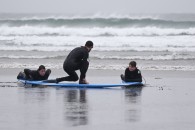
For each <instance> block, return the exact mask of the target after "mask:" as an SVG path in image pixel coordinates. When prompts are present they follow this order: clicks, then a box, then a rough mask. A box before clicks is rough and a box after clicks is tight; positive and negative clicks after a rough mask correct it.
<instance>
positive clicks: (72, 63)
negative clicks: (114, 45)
mask: <svg viewBox="0 0 195 130" xmlns="http://www.w3.org/2000/svg"><path fill="white" fill-rule="evenodd" d="M92 48H93V42H92V41H87V42H86V43H85V46H81V47H77V48H75V49H73V50H72V51H71V52H70V53H69V54H68V56H67V57H66V59H65V61H64V64H63V69H64V71H65V72H66V73H67V74H68V75H69V76H66V77H61V78H56V83H59V82H62V81H77V80H78V79H79V84H88V82H87V80H86V79H85V77H86V72H87V70H88V66H89V62H88V61H87V59H88V57H89V52H90V51H91V49H92ZM76 70H80V78H79V77H78V75H77V73H76V72H75V71H76Z"/></svg>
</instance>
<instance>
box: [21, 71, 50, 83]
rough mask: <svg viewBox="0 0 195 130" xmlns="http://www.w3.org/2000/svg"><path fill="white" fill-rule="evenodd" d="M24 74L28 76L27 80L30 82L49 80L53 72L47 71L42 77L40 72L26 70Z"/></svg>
mask: <svg viewBox="0 0 195 130" xmlns="http://www.w3.org/2000/svg"><path fill="white" fill-rule="evenodd" d="M24 73H25V76H26V77H25V79H28V80H47V79H48V77H49V75H50V73H51V70H50V69H47V70H46V72H45V75H44V76H41V75H40V74H39V72H38V70H30V69H24Z"/></svg>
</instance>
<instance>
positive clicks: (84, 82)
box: [79, 79, 89, 84]
mask: <svg viewBox="0 0 195 130" xmlns="http://www.w3.org/2000/svg"><path fill="white" fill-rule="evenodd" d="M79 84H89V82H87V80H86V79H82V80H79Z"/></svg>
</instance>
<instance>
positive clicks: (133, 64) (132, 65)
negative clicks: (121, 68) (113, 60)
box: [129, 61, 137, 70]
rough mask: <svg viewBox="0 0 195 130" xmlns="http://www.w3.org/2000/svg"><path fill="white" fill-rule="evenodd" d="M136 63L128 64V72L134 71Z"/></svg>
mask: <svg viewBox="0 0 195 130" xmlns="http://www.w3.org/2000/svg"><path fill="white" fill-rule="evenodd" d="M136 64H137V63H136V62H135V61H131V62H130V63H129V69H130V70H135V69H136Z"/></svg>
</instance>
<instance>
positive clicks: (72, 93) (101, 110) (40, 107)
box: [0, 69, 195, 130]
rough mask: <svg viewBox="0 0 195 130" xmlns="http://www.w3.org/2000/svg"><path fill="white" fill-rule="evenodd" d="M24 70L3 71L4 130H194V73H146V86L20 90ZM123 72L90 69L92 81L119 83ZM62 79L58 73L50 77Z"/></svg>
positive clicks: (1, 126)
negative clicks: (19, 78)
mask: <svg viewBox="0 0 195 130" xmlns="http://www.w3.org/2000/svg"><path fill="white" fill-rule="evenodd" d="M20 70H21V69H0V82H1V83H0V85H1V87H0V102H1V104H0V108H1V109H0V113H1V116H0V129H6V130H26V129H28V130H34V129H37V130H42V129H47V130H53V129H58V130H62V129H70V130H86V129H90V130H96V129H97V130H99V129H102V130H108V129H112V130H119V129H120V130H127V129H136V130H143V129H144V130H151V129H158V130H161V129H162V130H184V129H187V130H193V129H195V117H194V116H193V115H194V113H195V102H194V98H195V95H194V92H195V87H194V75H195V71H149V70H147V71H144V70H142V75H143V76H144V79H145V80H146V86H144V87H143V88H131V89H121V88H117V89H64V88H52V87H48V88H23V87H17V84H16V83H15V82H16V78H15V77H16V75H17V74H18V72H19V71H20ZM121 73H123V70H89V71H88V74H87V79H88V81H89V82H91V83H120V82H121V81H120V78H119V75H120V74H121ZM63 75H65V72H63V70H61V69H55V70H52V74H51V76H50V78H56V77H61V76H63ZM5 82H8V83H5ZM10 86H12V87H10Z"/></svg>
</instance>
